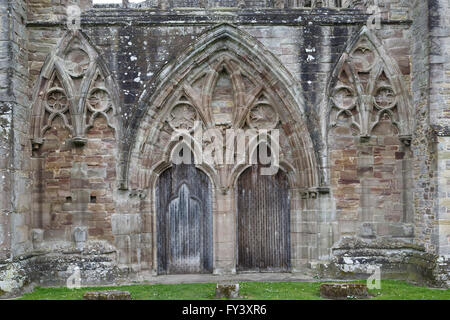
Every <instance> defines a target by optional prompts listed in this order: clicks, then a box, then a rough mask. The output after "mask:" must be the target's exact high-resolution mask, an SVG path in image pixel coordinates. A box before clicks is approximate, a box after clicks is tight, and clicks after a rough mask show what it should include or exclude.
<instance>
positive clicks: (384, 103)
mask: <svg viewBox="0 0 450 320" xmlns="http://www.w3.org/2000/svg"><path fill="white" fill-rule="evenodd" d="M374 101H375V106H376V107H377V108H378V109H392V108H393V107H394V106H395V105H396V103H397V96H396V95H395V92H394V90H392V88H389V87H381V88H378V90H377V92H376V94H375V96H374Z"/></svg>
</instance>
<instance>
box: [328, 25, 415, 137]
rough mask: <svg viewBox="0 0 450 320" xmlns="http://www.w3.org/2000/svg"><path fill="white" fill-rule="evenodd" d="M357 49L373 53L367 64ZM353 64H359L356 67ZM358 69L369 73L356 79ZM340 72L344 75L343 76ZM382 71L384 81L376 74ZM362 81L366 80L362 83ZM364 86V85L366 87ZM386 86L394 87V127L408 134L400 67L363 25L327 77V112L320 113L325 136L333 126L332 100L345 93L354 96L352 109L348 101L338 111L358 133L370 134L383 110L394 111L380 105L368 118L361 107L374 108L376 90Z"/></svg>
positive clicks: (406, 99)
mask: <svg viewBox="0 0 450 320" xmlns="http://www.w3.org/2000/svg"><path fill="white" fill-rule="evenodd" d="M357 50H359V51H360V52H361V53H362V54H364V52H371V53H373V57H371V58H368V59H367V60H366V62H367V61H369V59H372V58H373V59H374V61H373V63H372V65H371V66H370V67H367V66H365V65H364V61H363V58H361V61H358V58H355V57H354V56H352V55H353V54H354V53H355V51H357ZM358 64H359V65H358ZM355 65H358V66H357V67H355ZM356 69H359V70H356ZM358 72H361V73H366V74H367V75H368V76H367V79H359V78H358ZM343 74H344V77H343V76H342V75H343ZM382 74H385V75H386V78H387V81H385V82H383V81H379V77H380V76H381V75H382ZM342 78H347V80H349V81H348V82H347V83H345V81H343V80H342ZM364 82H367V83H366V84H365V83H364ZM365 85H367V86H366V87H365ZM388 87H389V88H391V89H392V90H393V92H394V94H395V96H396V107H397V112H396V114H397V117H398V119H397V120H394V119H392V120H393V124H394V125H395V126H396V127H397V129H398V131H399V135H400V136H410V135H411V134H412V117H411V99H410V96H409V94H408V90H407V86H406V84H405V82H404V80H403V78H402V73H401V71H400V68H399V66H398V64H397V62H396V61H395V59H394V58H392V57H391V56H390V55H389V54H388V53H387V51H386V49H385V48H384V46H383V44H382V43H381V41H380V40H379V39H378V38H377V37H376V36H375V35H374V34H373V33H372V32H371V31H370V30H369V28H367V27H366V26H364V27H363V28H362V29H361V31H360V32H359V33H358V34H356V35H355V36H354V37H353V38H352V39H351V40H350V41H349V43H348V45H347V47H346V49H345V51H344V52H343V54H342V55H341V57H340V59H339V60H338V62H337V64H336V65H335V68H334V70H333V72H332V73H331V76H330V78H329V81H328V85H327V91H326V92H327V98H326V99H327V101H326V104H325V105H326V111H325V112H323V113H322V114H324V115H325V116H324V117H323V121H324V123H323V130H324V136H325V137H326V136H327V135H328V130H329V128H330V127H332V126H333V125H335V120H336V119H332V109H333V108H334V107H335V105H336V102H335V101H333V100H334V99H335V98H336V94H337V95H339V96H341V97H342V95H344V96H345V97H347V99H350V97H351V96H353V97H354V98H355V102H354V104H355V106H354V107H353V108H350V106H349V104H347V106H346V107H345V108H340V112H339V113H340V114H342V113H347V114H348V115H349V117H350V118H351V119H350V120H349V123H350V124H351V125H352V126H353V127H354V128H356V129H357V130H358V131H359V134H360V135H361V136H365V135H370V134H371V132H372V130H373V129H374V128H375V127H376V125H377V123H378V121H379V119H380V117H381V115H382V114H383V113H388V114H392V113H393V112H392V111H391V110H389V109H385V110H382V108H379V109H380V111H381V112H379V113H378V115H377V118H376V119H369V118H367V117H368V115H367V114H365V111H364V109H367V108H369V109H371V108H372V107H373V108H377V105H376V103H374V100H375V99H376V95H377V90H379V89H383V88H385V89H386V88H388ZM345 90H347V91H350V92H347V93H343V92H342V91H345ZM339 91H341V92H339ZM351 91H353V92H351ZM366 97H369V98H370V100H365V99H368V98H366ZM325 105H324V106H325ZM345 109H348V110H349V111H352V110H353V109H354V110H355V112H352V113H353V114H352V115H350V113H351V112H347V111H346V110H345Z"/></svg>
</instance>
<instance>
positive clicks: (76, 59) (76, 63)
mask: <svg viewBox="0 0 450 320" xmlns="http://www.w3.org/2000/svg"><path fill="white" fill-rule="evenodd" d="M64 65H65V67H66V70H67V72H68V73H69V74H70V75H71V76H72V77H74V78H78V77H81V76H83V75H84V74H85V73H86V70H87V69H88V67H89V55H88V54H87V53H86V52H85V51H83V50H81V49H74V50H70V51H69V52H68V53H67V54H66V56H65V57H64Z"/></svg>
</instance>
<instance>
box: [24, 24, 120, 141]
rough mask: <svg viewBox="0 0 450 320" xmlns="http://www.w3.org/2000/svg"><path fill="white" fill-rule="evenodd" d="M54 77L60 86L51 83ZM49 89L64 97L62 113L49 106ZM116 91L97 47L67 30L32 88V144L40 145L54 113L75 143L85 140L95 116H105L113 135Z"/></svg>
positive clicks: (82, 36) (115, 127) (117, 106)
mask: <svg viewBox="0 0 450 320" xmlns="http://www.w3.org/2000/svg"><path fill="white" fill-rule="evenodd" d="M55 77H57V79H58V80H59V82H58V83H60V84H61V85H56V86H55V83H54V79H55ZM52 92H58V93H59V96H60V97H63V98H65V99H67V101H68V107H67V108H64V112H62V111H61V110H57V109H55V108H52V107H51V106H50V104H49V102H50V101H49V94H51V93H52ZM118 92H119V91H118V89H117V85H116V83H115V81H114V79H113V77H112V75H111V74H110V72H109V71H108V68H107V66H106V63H105V62H104V60H103V58H102V57H101V55H100V53H99V50H98V49H96V48H95V46H94V45H93V44H92V43H91V42H90V41H89V39H88V37H87V36H86V35H85V34H84V33H83V32H81V31H79V30H76V31H68V32H67V33H66V34H65V36H64V37H63V38H62V39H61V41H60V43H59V44H58V46H57V49H56V50H55V51H54V52H52V53H51V54H50V55H49V56H48V57H47V59H46V60H45V62H44V65H43V67H42V70H41V74H40V76H39V78H38V81H37V84H36V88H35V90H34V94H33V104H32V113H31V132H30V133H31V137H32V143H33V147H34V148H35V149H38V148H39V146H40V145H41V144H42V142H43V136H44V134H45V131H46V130H47V129H48V128H49V127H50V125H51V122H52V120H53V118H54V117H55V116H59V117H61V118H63V120H64V122H65V123H67V124H68V125H67V127H68V129H69V130H70V133H71V136H72V141H73V142H74V143H75V144H78V145H83V144H84V143H85V141H86V133H87V131H88V130H89V129H90V128H91V127H92V125H93V122H94V120H95V118H97V117H98V116H103V117H105V119H106V121H107V123H108V125H109V126H110V127H111V128H113V129H114V130H116V135H117V130H118V129H119V126H117V125H116V124H115V122H116V121H117V117H116V115H117V113H118V112H119V108H120V107H119V106H120V103H119V93H118ZM51 98H52V99H53V100H54V99H55V97H53V96H52V97H51ZM60 99H61V98H60ZM53 100H51V102H53ZM69 122H70V125H69Z"/></svg>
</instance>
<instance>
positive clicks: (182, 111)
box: [168, 103, 198, 130]
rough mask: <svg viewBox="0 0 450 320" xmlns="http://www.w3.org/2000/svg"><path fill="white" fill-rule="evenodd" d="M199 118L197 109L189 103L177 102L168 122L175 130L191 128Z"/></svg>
mask: <svg viewBox="0 0 450 320" xmlns="http://www.w3.org/2000/svg"><path fill="white" fill-rule="evenodd" d="M197 120H198V114H197V111H196V110H195V108H194V107H193V106H191V105H190V104H187V103H180V104H177V105H176V106H175V107H173V108H172V110H171V111H170V113H169V117H168V122H169V125H170V127H171V128H172V129H174V130H191V129H193V128H194V125H195V121H197Z"/></svg>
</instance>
